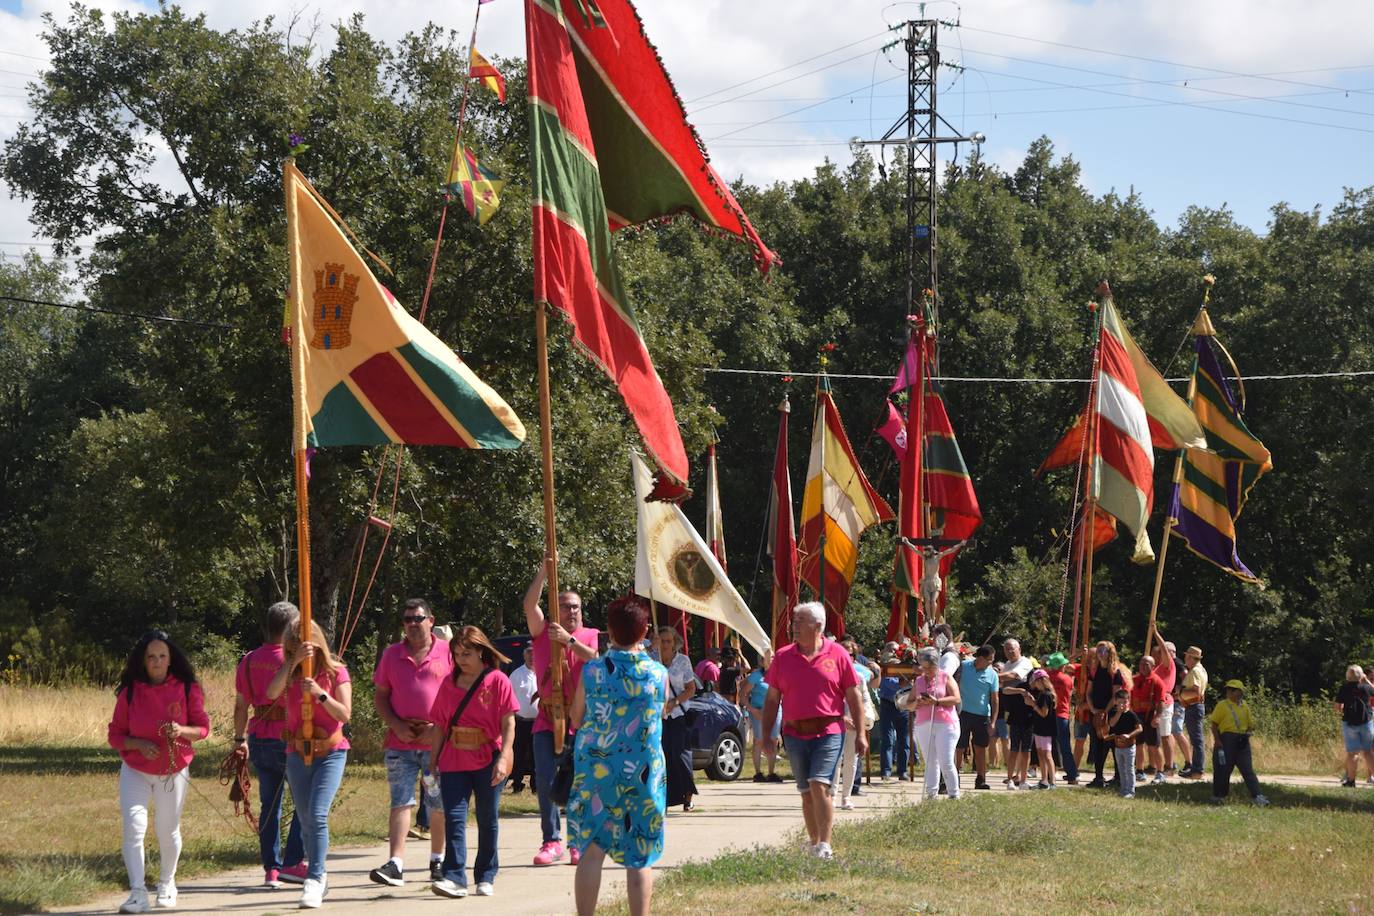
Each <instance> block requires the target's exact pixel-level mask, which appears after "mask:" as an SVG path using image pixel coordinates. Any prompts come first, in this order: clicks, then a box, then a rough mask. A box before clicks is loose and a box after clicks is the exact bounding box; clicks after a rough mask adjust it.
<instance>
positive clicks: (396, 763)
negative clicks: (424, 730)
mask: <svg viewBox="0 0 1374 916" xmlns="http://www.w3.org/2000/svg"><path fill="white" fill-rule="evenodd" d="M382 762H383V763H385V764H386V782H387V785H388V786H389V787H390V788H391V807H393V808H411V807H414V805H415V781H416V780H417V779H419V778H420V773H421V772H422V771H424V770H427V769H429V751H401V750H396V749H395V748H387V750H386V753H385V754H383V755H382ZM434 775H435V779H436V781H435V783H434V790H433V791H430V790H429V789H426V790H425V807H426V808H428V809H429V810H431V811H442V810H444V799H443V797H442V796H441V795H440V794H439V783H438V781H437V780H438V776H439V774H438V773H435V774H434Z"/></svg>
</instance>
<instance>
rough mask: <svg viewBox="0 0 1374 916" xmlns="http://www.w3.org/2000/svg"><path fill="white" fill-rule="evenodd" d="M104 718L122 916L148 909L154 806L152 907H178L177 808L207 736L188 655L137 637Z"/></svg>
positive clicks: (155, 638)
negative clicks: (114, 754) (125, 895)
mask: <svg viewBox="0 0 1374 916" xmlns="http://www.w3.org/2000/svg"><path fill="white" fill-rule="evenodd" d="M116 697H117V698H116V700H115V709H114V716H113V717H112V718H111V719H110V727H109V742H110V747H112V748H114V749H115V750H117V751H119V756H120V757H121V758H122V759H123V763H122V764H121V765H120V768H119V810H120V812H121V813H122V814H123V816H124V844H123V846H124V849H123V851H124V868H125V870H127V871H128V873H129V899H128V900H125V901H124V904H123V905H122V906H120V908H119V911H120V912H121V913H146V912H148V908H149V902H148V890H147V888H146V887H145V886H144V861H143V838H144V836H146V835H147V833H148V808H149V806H150V805H151V806H152V808H153V818H154V823H155V825H156V829H157V842H158V848H159V849H160V850H161V852H162V874H161V876H160V877H161V880H160V881H159V883H158V886H157V905H158V906H160V907H174V906H176V903H177V886H176V873H177V860H178V859H179V858H180V857H181V809H182V807H183V806H184V805H185V803H186V787H187V786H189V785H190V784H191V778H190V777H191V770H190V764H191V758H192V757H193V756H194V752H193V751H192V750H191V742H192V741H199V740H201V739H202V738H205V737H206V736H208V735H209V734H210V718H209V716H207V715H206V714H205V694H204V693H202V692H201V689H200V684H198V683H197V682H196V673H195V671H194V670H193V669H192V668H191V662H190V661H189V660H188V659H187V658H186V655H185V654H184V653H183V652H182V651H181V649H179V648H178V647H177V644H176V643H174V642H172V640H171V637H169V636H168V635H167V634H166V633H164V632H162V631H161V630H153V631H152V632H150V633H145V634H143V636H142V638H140V639H139V641H138V642H137V643H135V644H134V647H133V649H132V650H130V652H129V657H128V658H127V659H126V660H125V662H124V672H123V674H121V675H120V676H119V687H118V688H117V690H116Z"/></svg>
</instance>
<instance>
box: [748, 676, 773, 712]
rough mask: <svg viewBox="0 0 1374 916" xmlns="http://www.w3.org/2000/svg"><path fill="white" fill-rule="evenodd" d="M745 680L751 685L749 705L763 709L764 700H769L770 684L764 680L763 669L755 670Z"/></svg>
mask: <svg viewBox="0 0 1374 916" xmlns="http://www.w3.org/2000/svg"><path fill="white" fill-rule="evenodd" d="M744 680H745V681H746V682H747V683H748V684H749V705H750V706H753V707H756V708H758V709H762V708H763V702H764V700H767V699H768V682H767V681H765V680H764V679H763V669H762V668H755V669H754V670H753V671H750V672H749V676H748V677H746V678H745V679H744Z"/></svg>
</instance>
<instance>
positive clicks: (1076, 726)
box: [1073, 719, 1093, 741]
mask: <svg viewBox="0 0 1374 916" xmlns="http://www.w3.org/2000/svg"><path fill="white" fill-rule="evenodd" d="M1092 736H1093V724H1092V723H1091V722H1084V721H1083V720H1082V719H1074V720H1073V740H1075V741H1087V740H1088V739H1089V738H1091V737H1092Z"/></svg>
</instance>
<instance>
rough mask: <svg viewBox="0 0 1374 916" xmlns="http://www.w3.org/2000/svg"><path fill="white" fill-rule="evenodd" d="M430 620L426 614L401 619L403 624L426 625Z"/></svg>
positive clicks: (409, 615) (411, 615)
mask: <svg viewBox="0 0 1374 916" xmlns="http://www.w3.org/2000/svg"><path fill="white" fill-rule="evenodd" d="M428 619H429V618H428V617H426V616H425V615H424V614H407V615H406V616H405V617H402V618H401V621H402V622H403V623H424V622H425V621H426V620H428Z"/></svg>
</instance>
